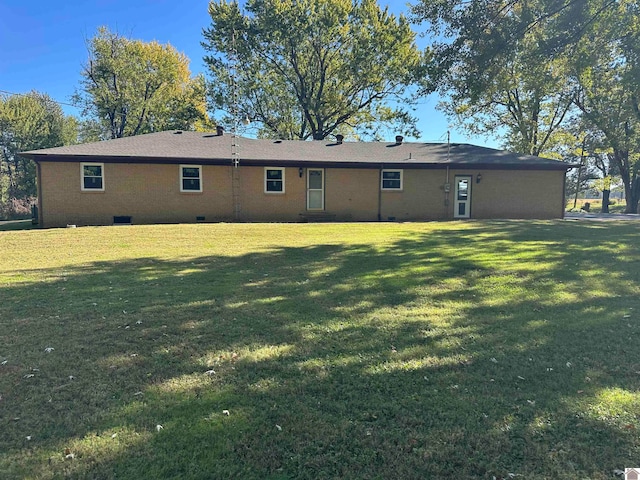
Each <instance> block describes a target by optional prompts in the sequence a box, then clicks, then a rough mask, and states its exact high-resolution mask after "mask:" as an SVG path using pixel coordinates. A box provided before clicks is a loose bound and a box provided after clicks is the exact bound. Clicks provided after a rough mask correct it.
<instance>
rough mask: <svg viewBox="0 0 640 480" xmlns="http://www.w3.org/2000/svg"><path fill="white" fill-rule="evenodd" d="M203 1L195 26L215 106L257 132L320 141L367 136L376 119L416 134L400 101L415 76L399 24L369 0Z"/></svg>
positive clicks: (413, 53) (419, 69)
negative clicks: (200, 28)
mask: <svg viewBox="0 0 640 480" xmlns="http://www.w3.org/2000/svg"><path fill="white" fill-rule="evenodd" d="M245 8H246V11H247V14H244V13H241V12H240V9H239V7H238V5H237V3H235V2H233V3H227V2H226V1H225V0H221V1H219V2H211V3H210V5H209V13H210V15H211V21H212V25H211V28H209V29H207V30H205V31H204V39H205V42H204V43H203V45H204V46H205V48H206V49H207V50H208V51H209V52H210V55H209V56H208V57H206V58H205V61H206V62H207V64H208V66H209V69H210V73H211V77H212V81H211V85H210V92H211V100H212V104H213V106H214V108H216V109H220V110H223V111H225V112H227V115H228V117H229V121H234V120H237V118H238V117H239V116H240V115H242V116H245V115H248V116H249V117H250V118H252V119H254V120H256V121H257V122H258V123H259V129H260V132H261V135H262V136H273V137H279V138H286V139H308V138H313V139H316V140H319V139H324V138H325V137H327V136H328V135H330V134H332V133H336V132H338V131H341V129H345V128H346V129H347V130H352V131H354V132H355V133H356V134H369V135H373V136H375V135H376V133H377V132H378V131H379V129H380V128H381V126H383V125H385V124H386V125H397V126H398V127H399V128H402V129H403V130H404V133H405V134H407V135H416V130H415V119H414V118H413V117H412V116H411V115H410V114H409V113H408V112H407V111H406V110H405V109H404V108H403V107H397V108H392V107H390V106H389V104H388V102H389V100H396V101H402V102H404V103H403V105H406V104H407V103H408V102H409V98H408V93H409V92H408V87H409V86H410V85H412V84H414V83H415V82H417V81H418V80H419V79H420V78H422V77H423V74H424V68H425V65H426V63H427V59H428V56H429V55H428V54H421V53H420V52H419V51H418V49H417V48H416V45H415V43H414V39H415V34H414V33H413V31H412V30H411V28H410V26H409V24H408V22H407V20H406V19H405V18H404V17H402V16H400V17H395V16H394V15H391V14H389V13H388V11H387V9H384V10H382V9H380V7H379V6H378V4H377V2H376V1H375V0H320V1H318V0H301V1H293V0H250V1H249V2H247V4H246V6H245Z"/></svg>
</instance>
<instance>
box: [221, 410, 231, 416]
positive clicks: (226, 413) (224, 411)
mask: <svg viewBox="0 0 640 480" xmlns="http://www.w3.org/2000/svg"><path fill="white" fill-rule="evenodd" d="M222 413H224V414H225V415H226V416H227V417H228V416H229V415H231V414H230V413H229V410H222Z"/></svg>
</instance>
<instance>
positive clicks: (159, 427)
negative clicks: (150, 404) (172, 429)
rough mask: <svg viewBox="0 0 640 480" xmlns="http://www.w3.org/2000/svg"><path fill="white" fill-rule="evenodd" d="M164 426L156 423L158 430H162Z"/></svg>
mask: <svg viewBox="0 0 640 480" xmlns="http://www.w3.org/2000/svg"><path fill="white" fill-rule="evenodd" d="M163 428H164V427H163V426H162V425H160V424H158V425H156V430H157V431H158V432H159V431H160V430H162V429H163Z"/></svg>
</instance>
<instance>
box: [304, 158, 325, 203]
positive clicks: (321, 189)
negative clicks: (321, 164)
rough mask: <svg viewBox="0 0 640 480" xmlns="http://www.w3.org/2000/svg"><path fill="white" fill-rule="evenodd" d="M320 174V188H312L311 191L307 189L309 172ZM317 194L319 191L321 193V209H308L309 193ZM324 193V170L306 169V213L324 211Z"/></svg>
mask: <svg viewBox="0 0 640 480" xmlns="http://www.w3.org/2000/svg"><path fill="white" fill-rule="evenodd" d="M312 171H313V172H322V188H320V189H318V188H314V189H311V188H309V177H310V172H312ZM312 191H313V192H317V191H320V192H322V207H321V208H310V207H309V197H310V195H309V194H310V192H312ZM324 191H325V169H324V168H307V210H308V211H312V212H322V211H324V204H325V201H324V200H325V199H324Z"/></svg>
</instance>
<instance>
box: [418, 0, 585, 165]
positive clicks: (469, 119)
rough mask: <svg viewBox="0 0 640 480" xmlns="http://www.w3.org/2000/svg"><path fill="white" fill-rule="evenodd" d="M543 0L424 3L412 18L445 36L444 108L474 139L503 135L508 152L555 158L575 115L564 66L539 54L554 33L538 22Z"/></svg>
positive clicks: (440, 65) (436, 81)
mask: <svg viewBox="0 0 640 480" xmlns="http://www.w3.org/2000/svg"><path fill="white" fill-rule="evenodd" d="M544 7H545V2H544V0H535V1H533V2H517V1H516V2H513V1H509V2H502V1H499V2H486V1H480V0H474V1H471V2H446V3H445V2H435V3H433V2H426V1H425V2H422V3H420V4H418V5H416V6H414V7H413V11H414V14H415V15H416V16H417V17H418V18H419V19H421V20H424V21H427V22H429V23H428V25H429V28H428V30H429V31H430V32H431V33H432V34H434V35H438V34H439V35H441V37H440V38H441V41H440V42H439V43H437V44H436V46H435V48H434V49H435V52H436V54H435V57H436V59H437V62H436V65H437V68H434V69H432V70H431V77H432V78H431V79H432V82H431V85H432V86H433V88H437V89H439V90H440V91H441V92H442V93H443V94H449V99H448V100H447V101H445V102H443V103H442V104H441V105H440V108H441V109H442V110H443V111H444V112H445V114H447V115H448V116H449V117H450V118H451V119H452V120H453V121H454V122H455V123H457V124H458V125H459V126H461V127H463V128H465V129H466V130H468V131H470V132H471V133H473V134H484V135H490V136H493V137H498V136H501V137H502V138H503V140H504V141H505V144H506V146H507V147H508V148H510V149H511V150H514V151H518V152H521V153H526V154H529V155H536V156H537V155H544V156H554V155H553V154H552V153H551V152H552V151H553V150H555V149H556V148H557V145H559V144H561V142H562V140H563V135H564V134H563V131H562V124H563V122H564V121H565V119H566V118H567V117H568V116H570V114H571V111H572V97H573V95H572V91H571V89H570V88H569V86H568V82H569V77H568V75H567V67H566V62H565V61H564V60H563V59H562V58H549V56H548V55H547V54H546V53H545V51H544V50H543V49H542V48H541V46H542V45H546V44H548V42H549V37H552V36H553V33H552V32H551V31H550V30H549V29H548V28H545V27H548V25H547V24H545V23H540V22H539V21H538V18H539V17H540V16H541V15H542V12H543V11H544Z"/></svg>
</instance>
